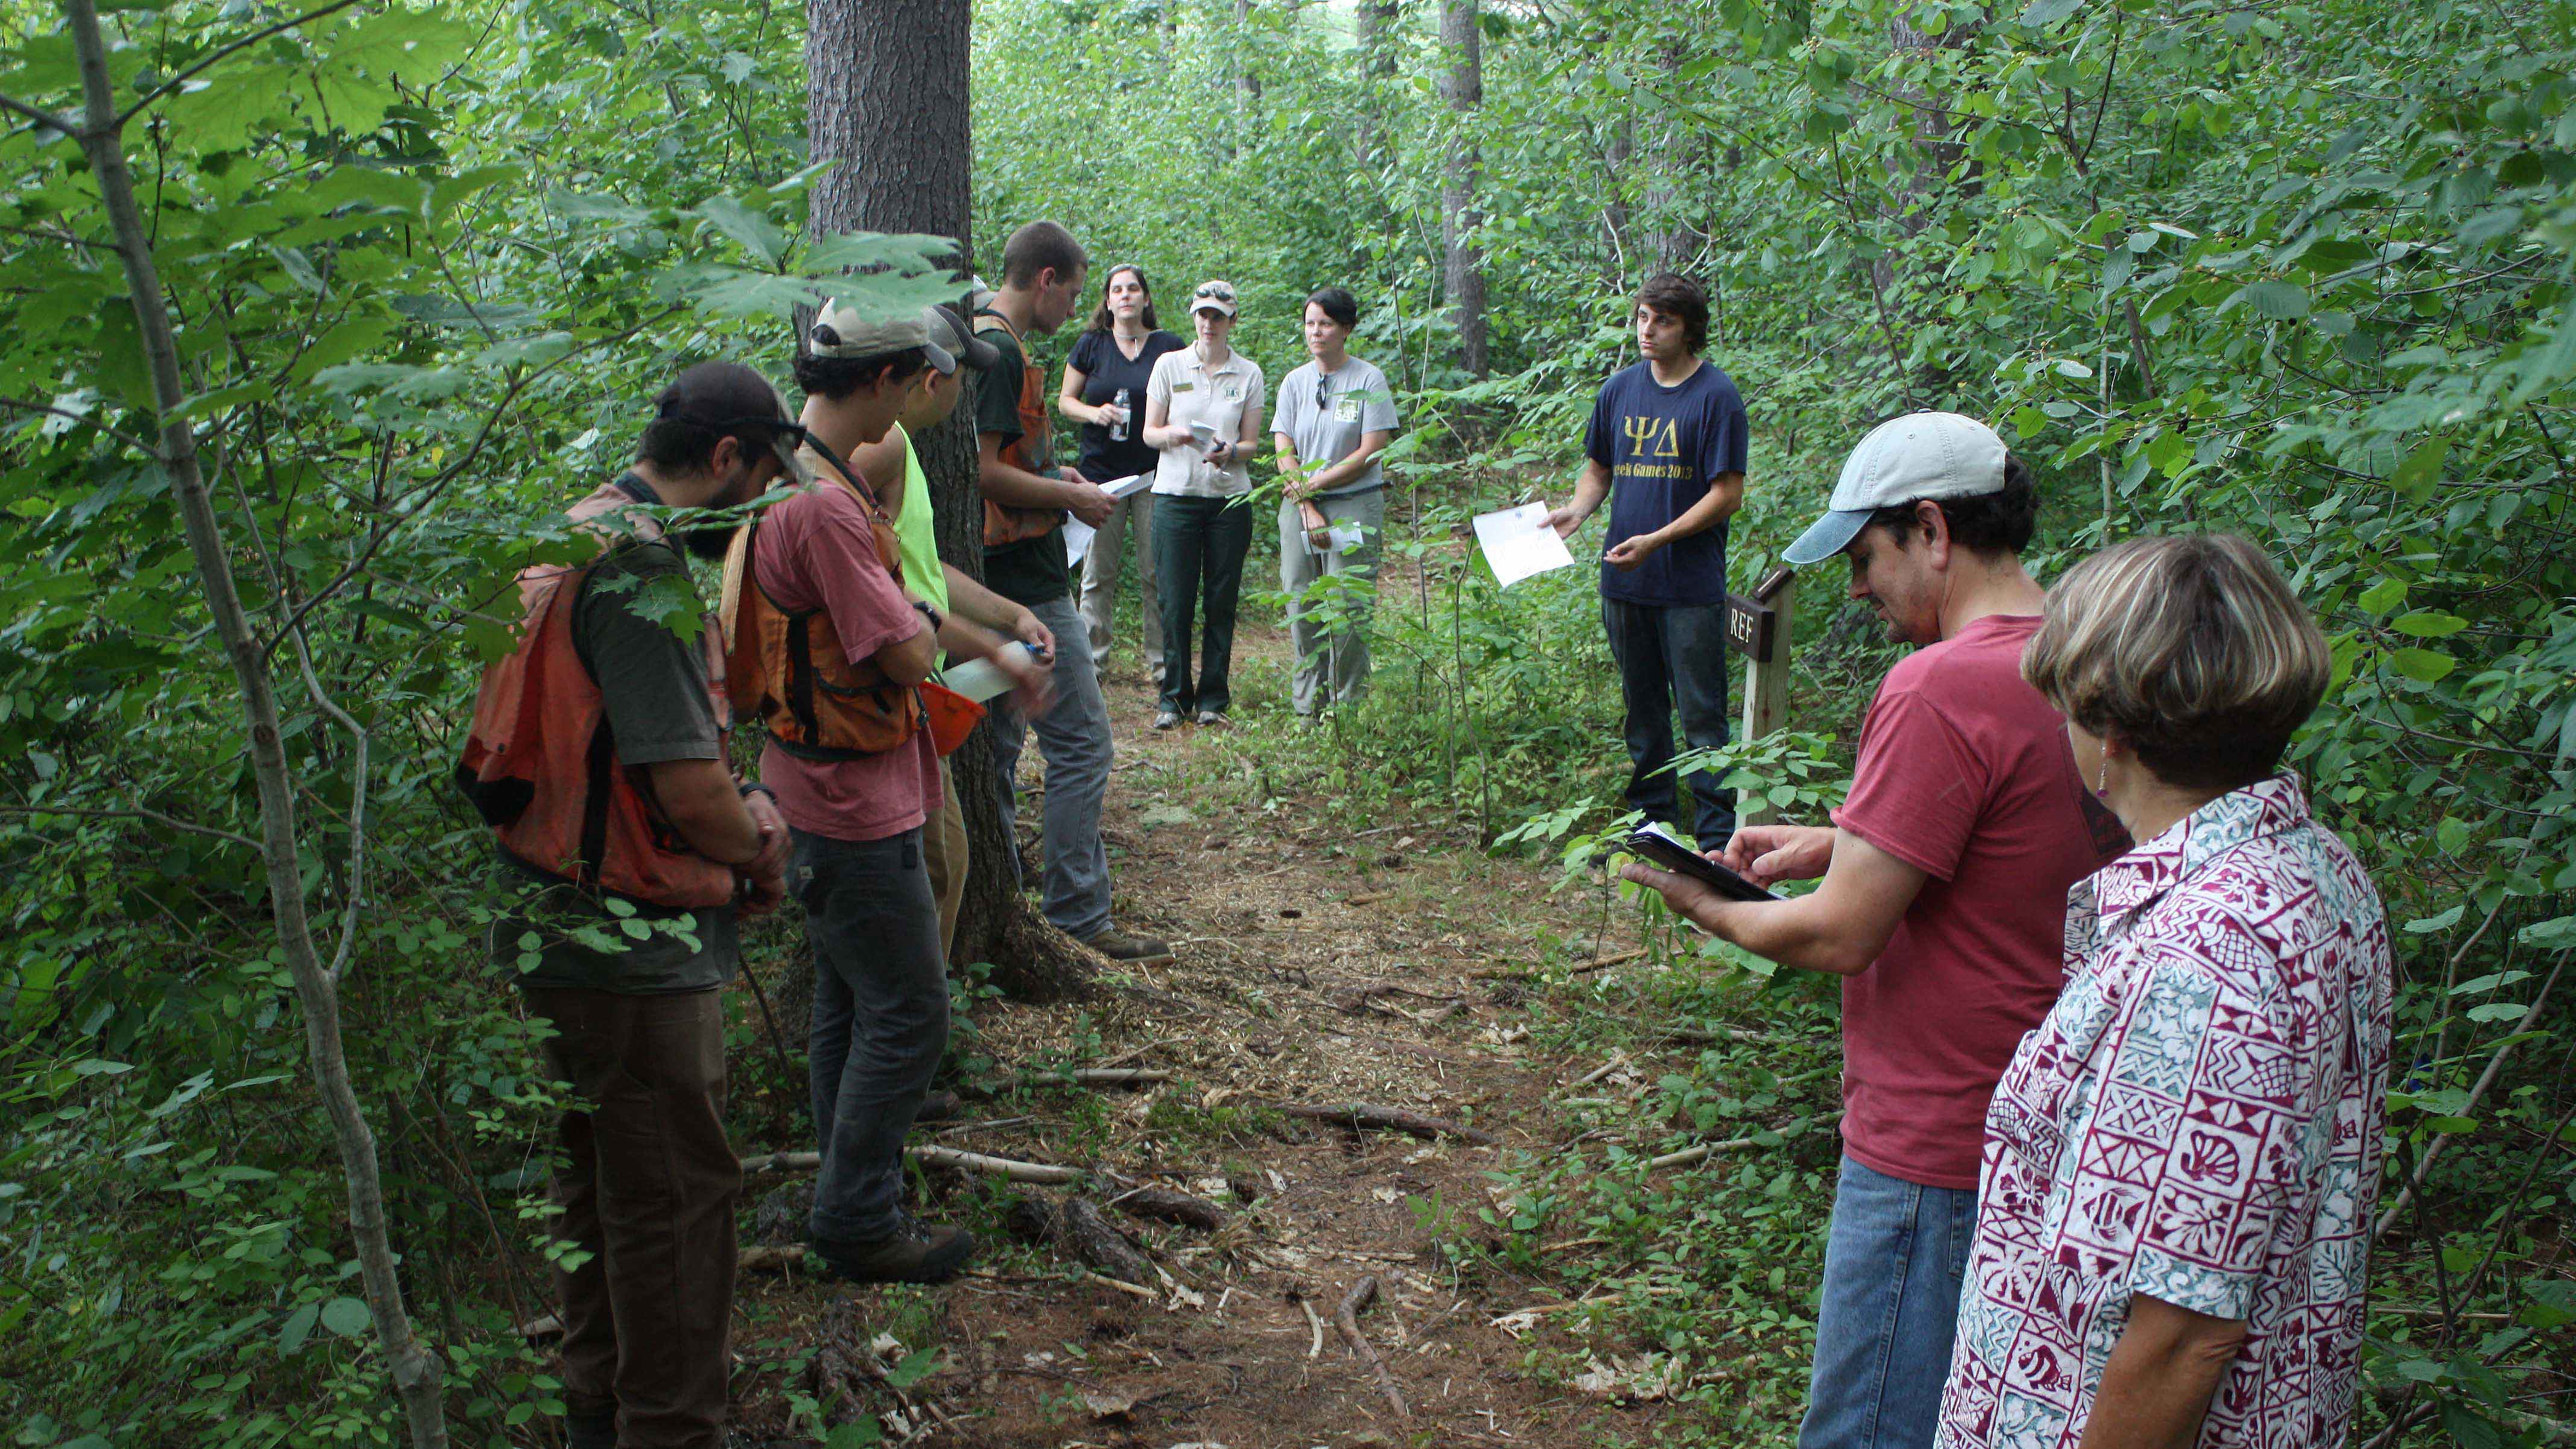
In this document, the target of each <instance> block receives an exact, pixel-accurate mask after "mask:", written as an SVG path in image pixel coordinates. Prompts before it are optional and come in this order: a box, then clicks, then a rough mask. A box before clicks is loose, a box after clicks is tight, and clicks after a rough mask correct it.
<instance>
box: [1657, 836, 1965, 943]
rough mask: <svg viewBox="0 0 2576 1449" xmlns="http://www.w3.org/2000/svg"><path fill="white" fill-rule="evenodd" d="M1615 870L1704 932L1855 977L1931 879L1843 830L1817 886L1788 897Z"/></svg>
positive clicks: (1661, 874) (1671, 876)
mask: <svg viewBox="0 0 2576 1449" xmlns="http://www.w3.org/2000/svg"><path fill="white" fill-rule="evenodd" d="M1619 874H1620V875H1621V876H1623V877H1625V878H1626V879H1629V880H1632V881H1635V882H1637V883H1638V884H1640V885H1647V886H1652V887H1654V888H1655V889H1656V890H1658V891H1660V892H1662V893H1663V897H1664V899H1665V900H1667V901H1669V902H1671V903H1672V907H1673V909H1674V910H1676V911H1679V912H1681V913H1682V915H1684V916H1685V917H1688V918H1689V919H1690V920H1691V921H1692V922H1694V923H1696V924H1697V925H1699V926H1700V927H1701V928H1702V929H1704V930H1706V931H1707V932H1708V933H1709V934H1710V935H1712V936H1716V937H1719V938H1720V939H1723V940H1727V941H1732V942H1734V943H1735V944H1736V945H1738V946H1742V947H1743V948H1744V949H1746V950H1748V951H1750V952H1752V953H1753V954H1754V955H1756V956H1760V957H1763V958H1765V959H1766V960H1771V961H1777V962H1779V963H1780V964H1781V965H1783V966H1795V967H1797V968H1799V969H1800V970H1803V971H1822V972H1825V973H1827V974H1829V975H1834V976H1857V975H1859V974H1860V973H1861V972H1863V971H1866V970H1868V969H1869V966H1870V963H1871V962H1873V961H1876V960H1877V959H1878V953H1879V952H1880V951H1882V950H1884V949H1886V947H1887V939H1888V937H1890V936H1893V935H1895V934H1896V928H1897V925H1898V924H1899V923H1900V922H1902V921H1903V920H1904V919H1905V910H1906V907H1908V906H1911V905H1912V904H1914V897H1915V895H1916V893H1918V892H1919V891H1921V890H1922V889H1923V882H1924V881H1925V880H1927V879H1929V877H1928V876H1927V875H1925V873H1924V872H1923V870H1922V869H1921V868H1920V867H1918V866H1913V865H1908V864H1906V863H1905V862H1904V861H1902V860H1899V859H1897V858H1896V857H1895V856H1892V855H1890V854H1888V853H1887V852H1886V851H1883V850H1881V849H1879V848H1878V847H1877V846H1875V845H1872V844H1870V843H1869V842H1868V841H1866V840H1863V839H1861V838H1860V837H1859V836H1857V835H1854V834H1852V833H1851V832H1850V831H1848V830H1837V831H1835V832H1834V849H1833V861H1832V864H1830V865H1828V866H1826V868H1825V879H1824V882H1823V884H1821V885H1819V886H1817V887H1816V889H1815V890H1814V891H1812V892H1810V893H1809V894H1807V895H1803V896H1799V897H1797V898H1796V899H1794V900H1786V901H1777V902H1773V901H1733V900H1728V899H1727V898H1725V897H1724V896H1721V895H1719V894H1718V893H1717V892H1715V891H1713V890H1711V889H1709V888H1708V887H1707V886H1705V885H1703V884H1701V883H1700V882H1698V881H1695V880H1692V879H1690V878H1689V877H1687V876H1679V875H1674V874H1672V873H1671V872H1669V871H1661V870H1657V869H1655V868H1654V867H1652V866H1649V865H1643V864H1631V865H1627V866H1624V867H1622V868H1621V869H1620V871H1619Z"/></svg>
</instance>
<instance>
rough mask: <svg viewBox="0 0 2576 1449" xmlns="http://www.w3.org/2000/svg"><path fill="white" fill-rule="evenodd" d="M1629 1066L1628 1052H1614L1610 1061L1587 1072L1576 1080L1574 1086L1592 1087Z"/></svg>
mask: <svg viewBox="0 0 2576 1449" xmlns="http://www.w3.org/2000/svg"><path fill="white" fill-rule="evenodd" d="M1627 1064H1628V1054H1627V1053H1626V1052H1624V1051H1616V1052H1612V1053H1611V1054H1610V1060H1608V1061H1606V1062H1603V1063H1602V1064H1601V1065H1599V1066H1597V1067H1594V1068H1593V1069H1592V1070H1590V1071H1588V1072H1585V1073H1584V1074H1583V1075H1582V1076H1579V1077H1577V1078H1575V1079H1574V1085H1576V1086H1578V1087H1588V1086H1591V1085H1592V1084H1593V1083H1594V1082H1597V1081H1600V1080H1601V1079H1602V1078H1603V1077H1606V1076H1608V1075H1610V1074H1611V1073H1612V1072H1615V1071H1617V1070H1619V1069H1620V1068H1621V1067H1624V1066H1626V1065H1627Z"/></svg>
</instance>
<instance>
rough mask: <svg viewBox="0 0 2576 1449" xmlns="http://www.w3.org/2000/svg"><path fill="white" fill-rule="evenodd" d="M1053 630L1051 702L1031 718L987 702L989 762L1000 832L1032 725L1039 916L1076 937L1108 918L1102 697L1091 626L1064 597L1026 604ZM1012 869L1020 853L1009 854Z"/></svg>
mask: <svg viewBox="0 0 2576 1449" xmlns="http://www.w3.org/2000/svg"><path fill="white" fill-rule="evenodd" d="M1029 612H1030V613H1032V614H1035V615H1037V616H1038V621H1039V622H1040V623H1043V624H1045V625H1046V626H1047V628H1049V629H1050V630H1052V631H1054V633H1055V670H1054V677H1055V703H1053V704H1051V705H1048V706H1047V712H1046V713H1044V714H1042V715H1039V716H1038V717H1037V718H1036V719H1034V720H1031V719H1029V718H1027V717H1025V716H1023V715H1022V714H1021V713H1020V710H1019V706H1018V705H1017V704H1015V703H1013V702H1012V699H1011V696H1009V695H1007V694H1003V695H996V696H995V697H994V699H993V702H992V703H991V704H990V705H988V706H986V708H987V710H988V711H989V712H990V717H991V719H992V722H993V764H994V767H995V769H996V771H997V772H998V773H999V774H1000V775H1001V777H1002V831H1003V835H1004V838H1006V839H1012V838H1016V837H1014V836H1012V834H1011V831H1012V830H1013V828H1014V827H1015V825H1016V824H1017V822H1018V820H1019V813H1020V798H1019V797H1020V791H1019V783H1018V782H1019V778H1020V776H1019V770H1020V751H1021V750H1022V749H1024V748H1026V747H1027V745H1028V731H1029V727H1030V726H1031V725H1035V726H1036V727H1037V732H1038V752H1039V753H1040V754H1042V755H1044V756H1045V757H1046V894H1045V897H1044V900H1043V902H1042V905H1043V908H1044V910H1045V911H1046V918H1047V919H1048V920H1049V921H1051V922H1053V923H1054V925H1055V927H1056V929H1058V930H1060V931H1062V932H1064V933H1065V934H1066V935H1068V936H1071V937H1073V938H1074V939H1075V940H1077V941H1079V940H1084V939H1086V938H1089V937H1092V936H1096V935H1098V934H1100V932H1101V931H1102V929H1103V928H1105V927H1107V926H1108V924H1109V847H1107V846H1106V845H1103V844H1102V843H1101V841H1100V801H1101V798H1102V797H1103V796H1105V795H1107V794H1108V793H1109V763H1110V758H1111V745H1110V741H1109V702H1108V701H1107V700H1105V699H1102V698H1101V697H1100V673H1099V671H1098V670H1097V669H1095V668H1094V667H1093V666H1092V662H1091V631H1090V629H1089V628H1088V627H1087V626H1085V625H1084V624H1083V622H1082V615H1081V614H1079V613H1077V612H1075V609H1074V605H1073V600H1071V599H1069V598H1059V599H1049V600H1047V601H1046V602H1045V603H1043V604H1031V605H1030V606H1029ZM1010 861H1011V869H1012V870H1013V871H1014V872H1015V873H1016V872H1017V871H1018V869H1019V852H1018V851H1017V850H1013V851H1012V852H1011V853H1010Z"/></svg>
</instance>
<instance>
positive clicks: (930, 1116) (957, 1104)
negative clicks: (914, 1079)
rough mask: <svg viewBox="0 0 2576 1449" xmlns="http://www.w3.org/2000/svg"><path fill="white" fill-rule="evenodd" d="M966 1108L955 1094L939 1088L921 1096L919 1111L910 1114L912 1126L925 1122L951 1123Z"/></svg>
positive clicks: (962, 1099) (962, 1100)
mask: <svg viewBox="0 0 2576 1449" xmlns="http://www.w3.org/2000/svg"><path fill="white" fill-rule="evenodd" d="M965 1108H966V1100H965V1099H964V1098H963V1097H960V1096H958V1095H957V1094H956V1093H955V1092H951V1091H948V1090H947V1089H945V1088H941V1089H939V1090H937V1091H930V1092H924V1093H922V1094H921V1110H920V1111H918V1112H915V1113H913V1114H912V1125H914V1126H916V1127H918V1126H920V1125H922V1124H923V1123H925V1122H953V1121H955V1120H956V1118H957V1114H958V1113H959V1112H962V1111H964V1110H965Z"/></svg>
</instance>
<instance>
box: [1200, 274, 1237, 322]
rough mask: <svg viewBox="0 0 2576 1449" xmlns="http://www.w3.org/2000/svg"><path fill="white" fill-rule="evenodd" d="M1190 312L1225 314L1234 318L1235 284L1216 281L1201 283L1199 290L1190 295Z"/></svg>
mask: <svg viewBox="0 0 2576 1449" xmlns="http://www.w3.org/2000/svg"><path fill="white" fill-rule="evenodd" d="M1190 310H1191V311H1193V312H1223V313H1224V314H1225V315H1227V316H1228V317H1231V316H1233V315H1234V283H1232V282H1214V281H1210V282H1201V283H1199V289H1198V290H1197V291H1195V292H1192V293H1191V294H1190Z"/></svg>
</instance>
